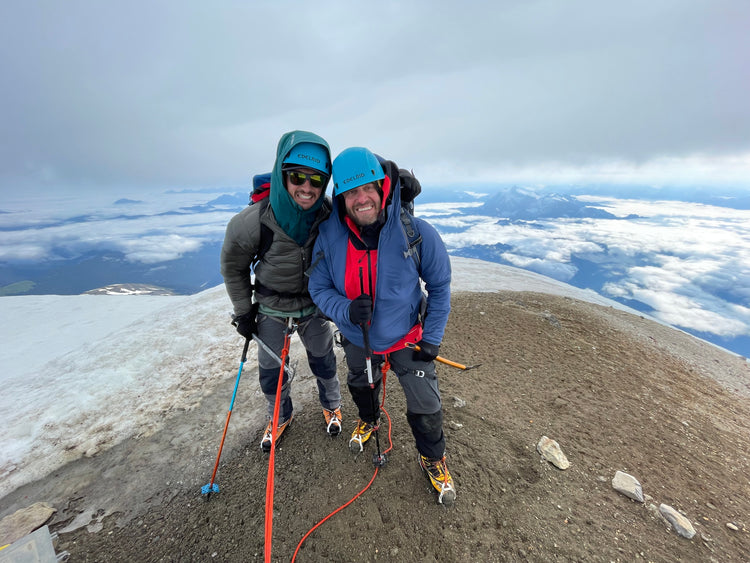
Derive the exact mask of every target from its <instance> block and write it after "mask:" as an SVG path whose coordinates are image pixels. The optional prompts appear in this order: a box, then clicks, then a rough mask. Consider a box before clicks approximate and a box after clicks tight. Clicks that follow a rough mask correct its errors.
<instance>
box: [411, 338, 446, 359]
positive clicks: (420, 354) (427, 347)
mask: <svg viewBox="0 0 750 563" xmlns="http://www.w3.org/2000/svg"><path fill="white" fill-rule="evenodd" d="M417 346H419V350H414V352H413V353H412V356H411V359H412V360H414V361H415V362H431V361H433V360H434V359H435V358H437V355H438V352H439V351H440V345H439V344H430V343H429V342H425V341H424V340H420V341H419V342H417Z"/></svg>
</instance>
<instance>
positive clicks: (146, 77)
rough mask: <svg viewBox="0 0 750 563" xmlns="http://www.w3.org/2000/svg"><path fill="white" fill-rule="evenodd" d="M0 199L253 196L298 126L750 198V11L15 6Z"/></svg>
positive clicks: (511, 177) (335, 135) (462, 161)
mask: <svg viewBox="0 0 750 563" xmlns="http://www.w3.org/2000/svg"><path fill="white" fill-rule="evenodd" d="M0 45H1V46H2V47H1V49H0V75H1V76H2V79H3V87H2V89H1V90H0V108H2V115H3V123H2V128H1V129H0V130H1V131H2V133H0V134H1V135H2V142H1V143H0V189H1V190H2V192H3V193H8V192H9V191H10V190H14V189H18V188H23V189H25V190H31V189H34V190H39V189H50V190H63V189H65V190H67V189H75V190H84V189H96V190H103V189H105V188H106V189H111V191H112V192H113V193H114V192H117V191H119V192H122V190H123V188H144V187H148V188H154V187H158V188H180V187H203V186H217V185H219V186H243V185H247V184H248V182H249V178H250V176H251V175H252V174H254V173H257V172H261V171H265V170H268V169H269V168H270V167H271V165H272V163H273V159H274V157H275V149H276V143H277V141H278V139H279V137H280V136H281V134H282V133H284V132H285V131H289V130H292V129H306V130H311V131H314V132H316V133H318V134H320V135H322V136H323V137H325V138H326V139H327V140H328V141H329V142H330V144H331V148H332V150H333V152H334V155H335V154H337V153H338V152H340V151H341V150H343V149H344V148H346V147H347V146H352V145H364V146H368V147H369V148H371V149H372V150H374V151H375V152H378V153H380V154H383V155H384V156H387V157H389V158H392V159H393V160H395V161H396V162H398V163H399V164H400V165H402V166H405V167H409V168H414V169H415V172H417V173H418V175H419V176H420V178H422V179H423V183H425V182H426V183H427V184H430V183H432V184H438V183H449V184H450V183H455V182H462V183H467V184H472V183H476V184H479V183H482V182H516V181H527V182H542V183H543V182H553V181H562V182H572V181H583V180H588V181H608V180H609V181H622V182H635V181H639V182H649V183H656V184H660V183H665V182H666V183H693V184H699V185H704V184H708V183H729V184H733V185H741V186H745V187H747V188H748V189H750V104H748V102H747V100H748V99H750V56H748V53H750V2H747V0H734V1H733V0H705V1H702V0H645V1H629V2H603V1H601V0H585V1H583V0H582V1H576V0H572V1H566V2H560V1H559V0H519V1H505V0H504V1H497V2H485V1H482V2H474V1H471V0H468V1H466V2H463V3H462V6H461V7H460V8H459V7H458V3H456V2H443V1H430V2H428V1H423V2H420V1H416V2H389V1H384V2H379V3H377V4H373V3H369V2H367V3H366V2H335V1H326V0H320V1H316V2H301V1H290V2H283V1H279V2H270V1H268V2H259V1H256V2H250V1H243V2H240V1H224V2H195V1H176V0H175V1H172V2H169V1H148V2H146V1H135V2H126V3H125V2H113V1H112V2H107V1H98V0H96V1H95V0H78V1H76V0H69V1H65V2H59V1H39V0H25V1H12V0H11V1H7V2H2V3H1V4H0Z"/></svg>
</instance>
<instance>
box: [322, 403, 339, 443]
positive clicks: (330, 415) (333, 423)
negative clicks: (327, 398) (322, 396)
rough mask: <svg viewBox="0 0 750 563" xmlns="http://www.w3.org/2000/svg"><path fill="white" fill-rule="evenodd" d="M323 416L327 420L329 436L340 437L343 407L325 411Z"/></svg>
mask: <svg viewBox="0 0 750 563" xmlns="http://www.w3.org/2000/svg"><path fill="white" fill-rule="evenodd" d="M323 416H324V417H325V419H326V432H328V435H329V436H338V435H339V433H340V432H341V407H336V408H335V409H333V410H330V411H329V410H328V409H323Z"/></svg>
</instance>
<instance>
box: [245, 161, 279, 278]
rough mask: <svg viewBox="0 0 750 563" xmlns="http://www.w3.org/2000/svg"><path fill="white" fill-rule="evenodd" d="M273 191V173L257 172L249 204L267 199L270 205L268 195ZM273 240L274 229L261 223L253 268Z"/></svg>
mask: <svg viewBox="0 0 750 563" xmlns="http://www.w3.org/2000/svg"><path fill="white" fill-rule="evenodd" d="M270 193H271V173H270V172H266V173H265V174H256V175H255V176H253V190H252V191H251V192H250V202H249V203H248V205H253V204H255V203H258V202H261V201H263V200H266V201H265V205H268V203H269V199H268V196H269V195H270ZM272 242H273V231H272V230H271V229H270V227H268V226H267V225H264V224H263V223H261V224H260V244H259V245H258V252H256V253H255V258H254V259H253V269H255V265H256V264H258V263H259V262H260V261H261V259H262V258H263V256H264V255H265V254H266V252H268V249H269V248H271V243H272Z"/></svg>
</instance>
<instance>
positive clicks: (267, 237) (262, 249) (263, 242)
mask: <svg viewBox="0 0 750 563" xmlns="http://www.w3.org/2000/svg"><path fill="white" fill-rule="evenodd" d="M256 205H261V206H263V207H262V208H261V210H260V212H259V213H258V218H259V220H261V219H262V216H263V213H264V212H265V210H266V207H268V205H269V200H268V198H265V199H262V200H260V201H259V202H258V203H257V204H256ZM272 242H273V231H272V230H271V227H269V226H268V225H266V224H265V223H263V221H262V220H261V221H260V243H259V244H258V251H257V252H256V253H255V258H254V259H253V263H254V264H257V263H258V262H260V261H261V260H262V259H263V256H265V254H266V252H268V249H269V248H271V243H272Z"/></svg>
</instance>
